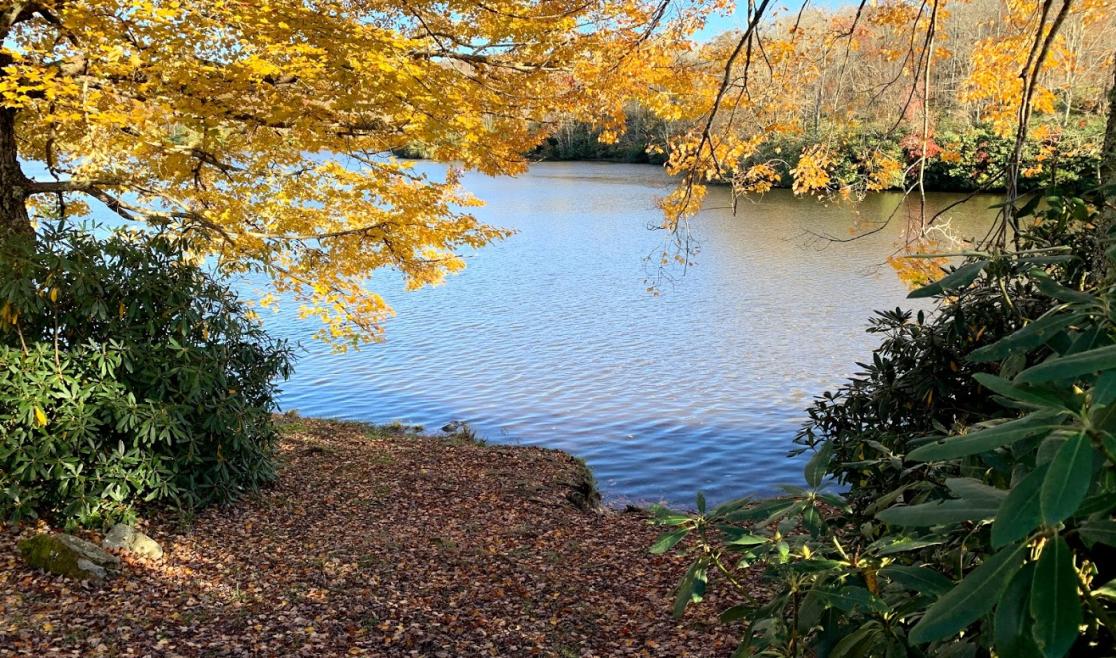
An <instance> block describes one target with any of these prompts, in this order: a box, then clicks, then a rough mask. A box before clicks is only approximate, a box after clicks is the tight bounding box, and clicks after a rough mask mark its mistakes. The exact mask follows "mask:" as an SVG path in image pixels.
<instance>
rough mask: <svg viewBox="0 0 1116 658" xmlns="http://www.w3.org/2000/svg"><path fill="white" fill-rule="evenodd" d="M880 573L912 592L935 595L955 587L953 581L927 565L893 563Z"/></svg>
mask: <svg viewBox="0 0 1116 658" xmlns="http://www.w3.org/2000/svg"><path fill="white" fill-rule="evenodd" d="M880 575H881V576H884V577H886V578H888V579H889V580H891V581H893V582H896V583H898V584H900V585H902V586H903V587H905V588H906V589H908V590H911V591H912V592H922V593H924V594H930V595H933V596H938V595H941V594H944V593H946V592H948V591H949V590H950V589H951V588H952V587H953V581H951V580H950V579H949V578H946V577H945V576H943V575H942V574H940V573H938V572H937V571H934V570H933V569H930V568H927V567H907V566H903V565H899V564H893V565H891V566H889V567H884V568H883V569H880Z"/></svg>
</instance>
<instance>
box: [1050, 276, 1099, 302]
mask: <svg viewBox="0 0 1116 658" xmlns="http://www.w3.org/2000/svg"><path fill="white" fill-rule="evenodd" d="M1039 272H1042V270H1039ZM1034 279H1035V283H1036V284H1037V285H1038V289H1039V290H1041V291H1042V293H1043V294H1044V295H1048V296H1050V297H1053V298H1054V299H1057V300H1058V301H1060V302H1076V303H1079V304H1096V303H1097V302H1098V300H1097V298H1096V297H1094V296H1093V295H1090V294H1089V293H1087V292H1081V291H1080V290H1074V289H1073V288H1067V287H1066V286H1063V285H1062V284H1060V283H1058V282H1057V281H1055V280H1054V279H1051V278H1050V277H1049V276H1048V275H1046V274H1045V273H1044V274H1042V275H1040V276H1036V277H1034Z"/></svg>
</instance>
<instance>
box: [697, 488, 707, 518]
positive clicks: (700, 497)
mask: <svg viewBox="0 0 1116 658" xmlns="http://www.w3.org/2000/svg"><path fill="white" fill-rule="evenodd" d="M697 511H698V514H705V494H703V493H702V492H700V491H699V492H697Z"/></svg>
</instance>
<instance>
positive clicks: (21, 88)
mask: <svg viewBox="0 0 1116 658" xmlns="http://www.w3.org/2000/svg"><path fill="white" fill-rule="evenodd" d="M667 7H668V4H667V3H666V2H642V1H641V0H628V1H625V2H605V1H602V0H590V1H589V2H585V1H584V0H548V1H546V2H526V1H522V0H485V1H479V0H476V1H474V0H464V1H457V0H455V1H452V2H438V1H434V0H422V1H418V2H391V1H388V2H383V1H377V0H315V1H306V0H270V1H265V2H256V1H254V0H253V1H248V0H199V1H192V2H181V1H178V0H160V1H152V0H34V1H14V2H13V1H10V0H9V1H5V2H3V3H0V36H2V38H3V50H2V51H0V71H2V73H0V236H8V238H11V236H13V235H21V234H22V235H27V234H30V233H31V231H32V224H33V221H34V220H35V219H36V217H37V216H50V215H51V214H52V213H53V214H57V213H59V212H61V213H62V214H64V215H65V216H67V217H73V216H80V215H82V214H84V213H86V212H87V211H88V205H87V202H90V201H92V202H94V203H101V204H104V205H105V206H107V207H108V208H109V209H110V210H112V211H114V212H115V213H116V214H118V215H120V216H121V217H123V218H125V219H128V220H137V221H147V222H156V223H162V224H170V225H173V226H174V227H176V228H177V229H178V230H181V231H188V232H193V233H197V234H201V235H203V236H205V239H206V240H207V242H206V244H207V247H208V249H209V251H211V252H212V253H213V254H216V255H217V256H218V257H219V259H220V262H221V263H222V265H223V266H224V267H225V269H226V270H231V271H237V270H245V269H251V268H256V269H260V270H262V271H264V272H266V273H267V274H268V275H269V276H270V277H271V280H272V281H273V283H274V287H275V288H276V289H277V290H278V291H279V292H286V293H291V294H293V296H294V297H296V298H297V299H299V300H301V302H302V304H303V306H302V309H301V312H302V314H303V315H310V316H319V317H320V318H321V319H322V321H323V322H324V323H325V328H324V329H323V331H322V335H324V336H325V337H326V338H329V339H335V340H337V341H339V342H341V343H344V342H347V341H357V340H361V339H369V338H375V337H377V336H378V334H379V331H380V328H379V323H380V321H382V320H383V319H384V318H385V317H386V316H387V315H388V314H390V309H389V307H388V305H387V304H386V303H385V301H384V300H383V299H382V298H381V297H380V296H378V295H376V294H375V293H374V292H371V291H369V290H367V289H366V287H365V286H364V282H365V279H366V277H367V276H368V275H369V274H370V273H371V272H373V271H375V270H376V269H378V268H381V267H391V268H395V269H397V270H399V271H400V272H401V273H402V274H403V276H404V278H405V280H406V282H407V285H408V287H411V288H414V287H420V286H423V285H427V284H434V283H438V282H440V281H441V280H442V279H443V277H444V276H445V275H446V274H447V273H450V272H454V271H456V270H459V269H460V268H462V267H463V260H462V258H461V252H462V250H464V249H469V248H475V247H478V246H481V245H483V244H485V243H487V242H489V241H492V240H494V239H497V238H500V237H502V236H504V235H506V232H505V231H503V230H501V229H499V228H495V227H491V226H486V225H484V224H483V223H481V222H480V221H478V220H477V218H476V217H474V216H473V215H472V214H470V212H469V209H470V207H473V206H475V205H477V204H478V203H479V202H478V201H477V200H476V199H474V198H472V197H471V196H469V195H468V194H467V193H465V192H464V191H463V190H461V188H460V187H459V185H458V183H459V179H460V170H459V168H451V170H450V172H449V173H448V175H447V176H446V178H445V179H444V180H435V179H433V178H430V177H428V176H426V175H424V174H422V173H420V172H418V171H416V170H415V169H413V168H412V167H411V165H409V164H408V163H406V162H405V161H401V160H397V159H395V158H393V157H392V156H391V154H392V153H393V152H394V151H397V150H399V149H402V148H404V147H406V146H407V145H409V144H413V143H421V144H422V145H423V146H424V148H425V149H426V151H427V152H428V153H429V154H430V155H431V157H433V158H436V159H438V160H440V161H451V162H457V163H459V164H460V167H463V168H467V169H475V170H479V171H482V172H485V173H488V174H515V173H518V172H521V171H523V170H524V168H525V166H526V161H525V159H524V158H523V155H522V154H523V153H524V152H525V151H526V150H528V149H529V148H530V147H532V146H533V145H535V144H537V143H538V142H539V141H540V140H542V139H543V138H544V137H545V136H546V135H547V133H548V131H549V130H550V129H551V126H552V125H553V123H554V120H555V117H556V116H558V115H559V114H561V115H562V116H572V117H578V118H582V119H584V120H586V121H591V122H593V123H594V124H595V125H598V126H600V127H601V128H603V129H605V130H613V131H615V130H616V129H618V128H619V126H620V125H621V124H622V121H623V112H622V106H623V101H624V100H625V99H626V98H628V97H630V96H631V95H633V94H634V93H635V92H636V90H640V89H646V88H647V85H648V84H649V82H650V80H651V79H652V78H653V77H654V76H656V75H670V73H669V72H667V71H666V69H665V68H662V67H656V66H651V65H649V64H650V63H653V62H655V61H656V59H657V58H659V59H661V58H663V57H665V55H664V53H665V52H666V50H665V49H666V45H667V43H669V41H670V40H671V38H680V37H681V35H683V34H684V33H685V32H686V30H687V29H692V27H693V26H694V25H696V22H695V21H696V16H697V14H696V13H692V12H690V13H687V11H688V10H684V9H683V8H678V7H674V8H672V12H673V13H672V17H673V20H672V21H670V25H671V27H670V29H669V30H667V29H666V28H664V27H663V26H664V25H665V24H666V21H664V20H663V19H664V14H665V12H666V10H667ZM687 16H689V18H687ZM653 34H654V35H655V38H654V39H652V38H651V36H652V35H653ZM671 34H673V35H674V36H673V37H671V36H670V35H671ZM664 38H665V40H664ZM26 163H35V164H36V165H37V166H38V168H39V169H41V175H38V176H28V175H26V174H25V172H24V171H23V169H22V167H21V165H23V164H26ZM264 301H265V302H267V301H269V299H265V300H264Z"/></svg>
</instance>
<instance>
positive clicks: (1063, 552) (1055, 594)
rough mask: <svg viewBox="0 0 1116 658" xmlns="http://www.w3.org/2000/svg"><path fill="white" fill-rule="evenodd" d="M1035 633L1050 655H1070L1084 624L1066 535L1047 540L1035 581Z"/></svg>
mask: <svg viewBox="0 0 1116 658" xmlns="http://www.w3.org/2000/svg"><path fill="white" fill-rule="evenodd" d="M1031 616H1032V617H1033V618H1034V624H1033V625H1032V626H1031V629H1032V635H1033V636H1034V638H1035V641H1036V642H1037V643H1038V646H1039V649H1040V650H1042V653H1043V655H1044V656H1046V658H1061V657H1062V656H1064V655H1066V652H1067V651H1069V649H1070V647H1071V646H1072V645H1073V643H1074V640H1076V639H1077V629H1078V627H1079V626H1080V625H1081V600H1080V599H1079V598H1078V596H1077V573H1076V572H1075V571H1074V567H1073V552H1072V551H1071V550H1070V547H1069V544H1067V543H1066V540H1065V539H1063V538H1062V537H1060V536H1059V537H1055V538H1054V539H1051V540H1050V541H1048V542H1046V545H1045V547H1043V549H1042V555H1041V556H1040V557H1039V561H1038V564H1037V565H1036V566H1035V576H1034V579H1033V580H1032V581H1031Z"/></svg>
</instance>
